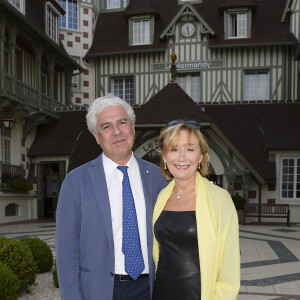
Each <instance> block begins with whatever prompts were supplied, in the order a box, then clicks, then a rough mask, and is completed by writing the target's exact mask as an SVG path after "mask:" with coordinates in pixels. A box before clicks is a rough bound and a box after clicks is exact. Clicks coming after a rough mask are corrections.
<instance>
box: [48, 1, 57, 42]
mask: <svg viewBox="0 0 300 300" xmlns="http://www.w3.org/2000/svg"><path fill="white" fill-rule="evenodd" d="M46 33H47V35H48V36H49V37H50V38H51V39H52V40H54V41H55V42H58V13H57V12H56V10H55V9H54V7H53V6H52V5H51V4H48V5H47V10H46Z"/></svg>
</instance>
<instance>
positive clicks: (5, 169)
mask: <svg viewBox="0 0 300 300" xmlns="http://www.w3.org/2000/svg"><path fill="white" fill-rule="evenodd" d="M0 176H1V179H0V190H1V191H10V184H9V183H8V182H9V180H10V179H11V178H14V177H16V176H20V177H23V176H24V169H23V166H22V165H20V166H18V165H11V164H4V163H3V162H0Z"/></svg>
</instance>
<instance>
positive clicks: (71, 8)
mask: <svg viewBox="0 0 300 300" xmlns="http://www.w3.org/2000/svg"><path fill="white" fill-rule="evenodd" d="M57 2H58V3H59V4H60V6H61V7H62V8H63V9H64V11H65V12H66V14H65V15H64V16H60V17H59V26H60V27H62V28H68V29H74V30H77V29H78V7H77V1H75V0H57Z"/></svg>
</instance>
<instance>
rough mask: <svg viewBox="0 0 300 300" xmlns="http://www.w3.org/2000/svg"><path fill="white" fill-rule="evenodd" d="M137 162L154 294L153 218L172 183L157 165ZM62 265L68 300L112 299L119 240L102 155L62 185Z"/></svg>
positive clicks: (64, 297) (64, 299)
mask: <svg viewBox="0 0 300 300" xmlns="http://www.w3.org/2000/svg"><path fill="white" fill-rule="evenodd" d="M136 159H137V162H138V165H139V168H140V173H141V179H142V184H143V190H144V195H145V202H146V219H147V220H146V222H147V246H148V259H149V269H150V272H149V280H150V288H151V291H152V285H153V280H154V263H153V260H152V245H153V235H152V213H153V208H154V204H155V202H156V199H157V196H158V193H159V192H160V190H161V189H162V188H163V187H165V186H166V184H167V182H166V180H165V179H164V178H163V176H162V174H161V172H160V170H159V168H158V167H157V166H156V165H154V164H151V163H149V162H147V161H144V160H142V159H140V158H138V157H136ZM56 261H57V272H58V279H59V285H60V295H61V298H62V300H98V299H101V300H106V299H107V300H111V299H112V296H113V286H114V277H113V274H114V268H115V258H114V240H113V230H112V220H111V211H110V202H109V197H108V191H107V186H106V179H105V174H104V169H103V164H102V155H100V156H99V157H98V158H96V159H95V160H93V161H90V162H88V163H86V164H84V165H82V166H80V167H78V168H76V169H74V170H73V171H71V172H70V173H69V174H67V176H66V178H65V180H64V182H63V184H62V188H61V191H60V195H59V201H58V207H57V214H56Z"/></svg>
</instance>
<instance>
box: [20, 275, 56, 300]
mask: <svg viewBox="0 0 300 300" xmlns="http://www.w3.org/2000/svg"><path fill="white" fill-rule="evenodd" d="M30 291H31V292H30V293H28V294H23V295H21V296H19V297H18V300H61V298H60V295H59V289H58V288H56V287H55V286H54V284H53V278H52V273H51V272H48V273H43V274H37V276H36V280H35V283H34V284H33V285H32V286H30Z"/></svg>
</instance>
